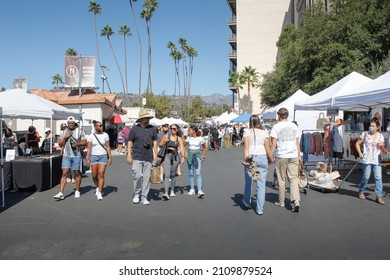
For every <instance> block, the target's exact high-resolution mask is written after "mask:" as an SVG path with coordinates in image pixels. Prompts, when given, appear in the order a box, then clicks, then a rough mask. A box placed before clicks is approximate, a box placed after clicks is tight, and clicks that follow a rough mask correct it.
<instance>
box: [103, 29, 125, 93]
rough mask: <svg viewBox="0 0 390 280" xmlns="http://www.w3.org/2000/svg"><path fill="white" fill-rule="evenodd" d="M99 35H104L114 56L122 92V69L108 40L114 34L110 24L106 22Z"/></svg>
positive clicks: (123, 84)
mask: <svg viewBox="0 0 390 280" xmlns="http://www.w3.org/2000/svg"><path fill="white" fill-rule="evenodd" d="M100 35H101V36H105V37H106V38H107V41H108V44H109V45H110V49H111V52H112V55H113V56H114V59H115V64H116V67H117V68H118V71H119V75H120V78H121V82H122V88H123V93H126V88H125V83H124V81H123V75H122V70H121V67H120V66H119V63H118V59H117V58H116V55H115V51H114V48H113V46H112V44H111V40H110V38H111V36H112V35H114V31H112V28H111V26H109V25H108V24H107V25H105V26H104V27H103V29H102V31H101V33H100Z"/></svg>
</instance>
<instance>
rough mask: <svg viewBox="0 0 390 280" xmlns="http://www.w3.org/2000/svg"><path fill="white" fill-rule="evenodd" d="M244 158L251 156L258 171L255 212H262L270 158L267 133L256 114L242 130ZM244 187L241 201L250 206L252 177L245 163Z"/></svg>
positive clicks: (260, 213)
mask: <svg viewBox="0 0 390 280" xmlns="http://www.w3.org/2000/svg"><path fill="white" fill-rule="evenodd" d="M243 141H244V159H245V161H247V159H248V158H250V157H253V161H254V164H255V165H256V167H257V169H258V171H259V172H260V178H259V179H258V180H256V184H257V203H256V213H257V214H259V215H262V214H263V207H264V201H265V182H266V178H267V170H268V160H267V156H268V158H270V159H272V154H271V146H270V140H269V135H268V133H267V132H266V131H265V130H264V129H263V127H262V125H261V123H260V119H259V117H258V116H257V115H252V116H251V117H250V119H249V129H247V130H246V131H245V132H244V135H243ZM244 172H245V189H244V198H243V199H242V203H243V204H244V206H245V207H247V208H251V193H252V177H251V176H249V173H248V167H247V165H245V168H244Z"/></svg>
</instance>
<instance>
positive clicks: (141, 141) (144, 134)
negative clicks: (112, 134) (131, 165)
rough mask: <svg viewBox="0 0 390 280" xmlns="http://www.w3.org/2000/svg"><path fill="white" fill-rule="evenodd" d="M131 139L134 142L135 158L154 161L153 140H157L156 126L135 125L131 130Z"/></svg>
mask: <svg viewBox="0 0 390 280" xmlns="http://www.w3.org/2000/svg"><path fill="white" fill-rule="evenodd" d="M129 141H131V142H133V159H135V160H142V161H150V162H152V161H153V141H157V135H156V130H155V129H154V126H152V125H148V126H147V127H140V126H139V125H135V126H133V127H132V128H131V130H130V134H129Z"/></svg>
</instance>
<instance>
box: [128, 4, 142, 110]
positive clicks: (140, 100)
mask: <svg viewBox="0 0 390 280" xmlns="http://www.w3.org/2000/svg"><path fill="white" fill-rule="evenodd" d="M133 1H134V2H136V0H129V4H130V9H131V13H132V15H133V20H134V24H135V29H136V31H137V35H138V44H139V81H138V97H139V104H142V97H141V84H142V41H141V35H140V33H139V29H138V24H137V19H136V17H135V13H134V8H133Z"/></svg>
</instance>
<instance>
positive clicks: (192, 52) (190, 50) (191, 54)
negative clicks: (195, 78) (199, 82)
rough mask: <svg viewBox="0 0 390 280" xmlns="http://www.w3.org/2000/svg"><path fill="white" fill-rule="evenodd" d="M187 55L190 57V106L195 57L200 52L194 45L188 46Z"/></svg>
mask: <svg viewBox="0 0 390 280" xmlns="http://www.w3.org/2000/svg"><path fill="white" fill-rule="evenodd" d="M187 55H188V58H189V61H188V68H189V70H190V71H189V73H188V81H187V82H188V84H187V91H188V106H190V96H191V82H192V72H193V70H194V57H197V56H198V52H197V51H196V50H195V48H194V47H191V46H188V48H187Z"/></svg>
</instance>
